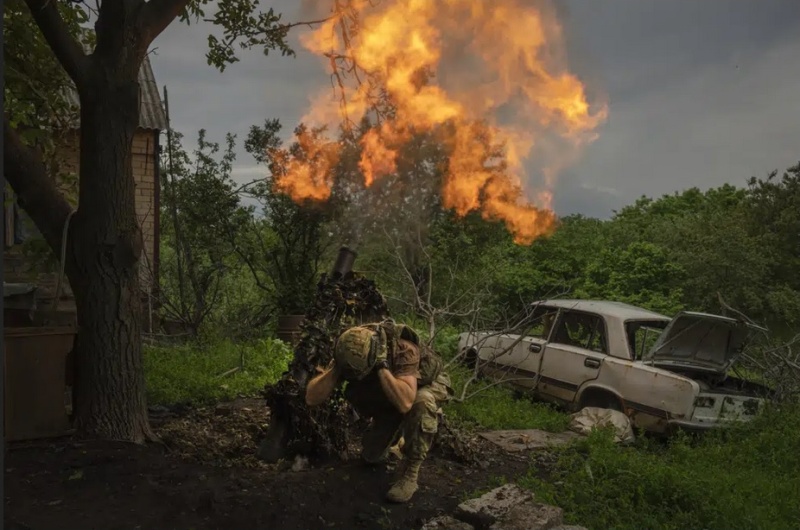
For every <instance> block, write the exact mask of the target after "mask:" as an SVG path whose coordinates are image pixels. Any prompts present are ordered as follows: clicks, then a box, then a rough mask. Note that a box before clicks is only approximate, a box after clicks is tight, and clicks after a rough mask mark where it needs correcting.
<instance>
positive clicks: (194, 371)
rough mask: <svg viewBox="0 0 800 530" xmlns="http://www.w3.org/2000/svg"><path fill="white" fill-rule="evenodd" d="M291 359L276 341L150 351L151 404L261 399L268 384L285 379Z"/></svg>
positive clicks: (147, 355) (288, 351) (147, 365)
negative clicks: (261, 394)
mask: <svg viewBox="0 0 800 530" xmlns="http://www.w3.org/2000/svg"><path fill="white" fill-rule="evenodd" d="M291 358H292V351H291V349H290V348H289V347H288V346H287V345H286V344H285V343H283V342H282V341H280V340H273V339H267V340H259V341H255V342H253V343H249V344H234V343H232V342H230V341H222V342H218V343H216V344H212V345H208V346H200V345H197V344H187V345H181V346H170V347H147V348H145V351H144V366H145V377H146V383H147V400H148V403H149V404H150V405H171V404H177V403H181V404H193V405H201V404H209V403H213V402H218V401H222V400H228V399H233V398H235V397H237V396H255V395H258V392H259V391H260V390H261V389H263V388H264V385H265V384H267V383H272V382H275V381H277V380H278V379H279V378H280V376H281V374H282V373H283V372H284V371H285V370H286V368H287V367H288V365H289V361H290V360H291ZM236 367H240V369H239V370H238V371H237V372H234V373H232V374H229V375H226V376H224V377H220V376H221V375H222V374H224V373H225V372H228V371H229V370H231V369H233V368H236Z"/></svg>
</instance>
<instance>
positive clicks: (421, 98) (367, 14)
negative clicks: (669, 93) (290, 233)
mask: <svg viewBox="0 0 800 530" xmlns="http://www.w3.org/2000/svg"><path fill="white" fill-rule="evenodd" d="M335 5H336V7H335V8H334V10H333V15H332V16H331V17H330V18H329V19H328V20H327V21H326V22H325V23H323V24H322V25H321V26H320V27H318V28H317V29H316V30H313V31H309V32H307V33H305V34H303V35H302V36H301V42H302V44H303V45H304V46H305V47H306V48H307V49H308V50H310V51H312V52H314V53H316V54H319V55H320V56H323V57H325V58H326V60H327V61H328V64H330V65H332V66H333V68H334V73H335V74H337V77H336V81H337V85H338V87H339V89H340V90H341V91H343V92H342V93H341V94H340V95H341V96H342V97H341V98H331V97H330V93H329V92H327V93H326V94H324V95H321V96H320V97H318V98H316V99H314V100H313V102H312V106H311V108H310V110H309V111H308V113H307V114H306V116H305V117H304V120H303V121H304V123H308V124H310V125H315V126H316V125H329V126H336V125H338V124H340V123H341V122H342V120H346V121H348V122H358V121H359V120H361V119H362V118H363V117H365V116H368V115H369V113H370V111H371V109H372V108H373V105H374V94H375V90H376V89H377V90H380V91H382V92H383V93H384V94H386V95H387V96H388V100H389V101H390V102H391V106H392V109H393V112H392V113H391V118H390V119H387V120H383V121H382V122H381V123H380V124H379V125H376V126H375V127H374V128H373V129H371V130H369V131H367V132H366V134H364V135H363V136H362V139H361V149H362V155H361V160H360V162H359V168H360V170H361V172H362V173H363V176H364V183H365V185H366V186H370V185H371V184H372V183H373V182H374V181H375V180H377V179H380V178H381V177H382V176H385V175H390V174H394V173H395V172H396V169H397V168H396V160H397V157H398V150H399V148H400V147H401V146H402V145H403V144H404V143H405V142H408V141H409V140H410V139H411V137H412V136H413V134H414V133H416V132H436V133H438V134H439V135H440V136H441V135H442V134H444V135H445V144H446V145H447V146H448V147H449V154H448V156H449V159H448V167H447V171H446V176H445V180H444V184H443V187H442V190H441V192H442V200H443V205H444V206H445V207H447V208H451V209H453V210H455V212H456V213H458V214H459V215H465V214H467V213H469V212H471V211H476V210H477V211H480V212H481V214H482V215H483V216H484V217H485V218H487V219H499V220H502V221H503V222H505V224H506V226H507V227H508V229H509V230H510V231H511V232H512V233H513V234H514V237H515V241H517V242H518V243H520V244H529V243H530V242H532V241H533V240H535V239H536V238H538V237H541V236H542V235H546V234H547V233H549V232H550V231H551V230H552V228H553V226H554V223H555V215H554V214H553V212H552V211H551V198H552V187H553V185H554V176H555V173H556V171H557V169H558V168H561V167H563V166H564V165H566V163H568V161H571V160H573V159H574V158H575V156H576V154H577V151H578V150H579V149H580V148H581V147H582V146H584V145H586V144H587V143H588V142H591V141H593V140H594V139H595V138H596V136H597V134H596V129H597V127H598V126H599V125H600V124H601V123H602V122H603V121H604V120H605V118H606V113H607V109H606V107H605V106H603V105H599V106H598V108H596V109H595V110H592V106H591V105H590V104H589V102H588V100H587V97H586V91H585V87H584V85H583V84H582V83H581V82H580V80H579V79H578V78H577V77H576V76H575V75H574V74H572V73H570V72H569V71H568V70H567V69H566V66H565V61H564V55H565V53H564V41H563V35H562V28H561V26H560V24H559V22H558V20H557V18H556V16H555V13H554V11H553V9H552V8H551V6H549V5H548V4H547V3H546V2H538V3H537V5H536V6H533V5H530V2H527V1H525V0H492V1H491V2H489V1H486V0H383V1H380V2H377V1H374V0H349V1H346V0H336V1H335ZM342 65H347V67H346V68H342ZM345 70H350V71H351V72H353V71H360V72H362V73H363V74H365V75H363V76H355V75H349V76H347V75H345V74H346V72H345ZM365 78H368V79H369V82H365ZM444 131H447V132H446V133H445V132H444ZM497 146H502V159H501V160H497V157H496V153H495V151H496V149H497ZM328 148H330V146H328ZM334 159H335V156H334V155H333V154H332V153H330V152H326V154H325V156H321V157H317V158H316V160H317V162H315V163H314V164H309V163H304V162H301V161H297V160H292V161H291V163H289V164H288V165H287V170H286V171H285V172H284V173H283V174H281V175H279V176H278V177H277V178H278V185H279V187H280V188H281V189H283V190H284V191H286V192H287V193H289V194H290V195H291V196H292V197H294V198H295V199H308V198H313V199H319V200H325V199H327V198H328V196H329V195H330V188H331V186H332V181H331V179H332V177H331V175H330V169H331V167H332V164H333V163H335V162H332V160H334ZM526 170H527V171H526ZM326 172H328V173H327V175H326V174H325V173H326ZM528 172H530V173H531V174H528ZM537 176H538V179H539V180H540V181H541V182H538V183H536V182H534V181H535V180H536V177H537ZM532 184H533V185H532ZM525 187H528V188H529V189H528V190H527V193H526V190H525Z"/></svg>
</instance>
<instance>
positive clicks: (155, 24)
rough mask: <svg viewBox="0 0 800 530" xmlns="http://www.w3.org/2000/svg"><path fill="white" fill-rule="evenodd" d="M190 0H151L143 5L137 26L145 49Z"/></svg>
mask: <svg viewBox="0 0 800 530" xmlns="http://www.w3.org/2000/svg"><path fill="white" fill-rule="evenodd" d="M188 3H189V0H150V1H149V2H147V3H146V4H144V6H143V7H142V10H141V12H140V14H139V20H138V21H137V26H138V27H139V31H140V32H141V35H142V45H143V46H144V48H145V49H147V48H148V47H150V44H151V43H152V42H153V41H154V40H155V39H156V37H158V36H159V35H160V34H161V32H162V31H164V30H165V29H166V27H167V26H169V25H170V23H171V22H172V21H173V20H175V18H176V17H177V16H178V15H179V14H180V13H181V11H183V10H184V8H186V5H187V4H188Z"/></svg>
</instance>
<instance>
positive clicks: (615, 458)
mask: <svg viewBox="0 0 800 530" xmlns="http://www.w3.org/2000/svg"><path fill="white" fill-rule="evenodd" d="M799 420H800V409H798V408H797V407H794V408H790V409H771V410H768V411H766V412H765V414H764V415H763V416H761V417H759V418H757V419H756V420H754V421H753V422H752V423H750V424H745V425H742V426H738V427H735V428H733V429H732V430H730V431H729V432H718V433H710V434H708V435H707V436H705V437H704V438H702V439H700V440H694V439H691V438H689V437H688V436H682V437H676V438H674V439H672V440H671V441H670V442H669V443H668V444H666V445H662V444H661V443H660V442H655V441H651V440H643V441H639V442H638V443H637V445H636V446H634V447H620V446H618V445H615V444H614V442H613V437H612V435H611V433H609V432H604V431H595V432H594V433H592V435H591V436H590V437H589V438H588V439H586V440H582V441H580V442H578V443H577V444H576V445H573V446H570V447H568V448H566V449H562V450H560V451H559V456H558V461H557V463H556V465H555V469H553V470H552V471H551V472H550V474H549V476H548V477H547V479H546V480H543V479H542V478H540V477H537V476H536V475H535V474H531V475H530V476H529V477H528V478H527V479H526V480H524V481H523V482H522V484H523V485H524V486H526V487H529V488H531V489H532V490H534V491H536V495H537V497H538V498H539V499H540V500H541V501H543V502H553V503H555V504H557V505H558V506H560V507H561V508H563V509H564V513H565V517H566V518H567V520H568V521H570V522H575V523H577V524H581V525H585V526H587V527H589V528H593V529H594V528H597V529H600V528H603V529H605V528H614V529H619V530H622V529H631V530H633V529H639V528H651V529H654V530H655V529H664V530H667V529H675V530H678V529H683V528H725V529H737V528H787V529H788V528H796V527H797V525H798V522H800V505H798V503H797V502H796V499H797V498H798V495H800V476H799V475H798V474H797V473H796V470H797V469H798V466H800V455H798V452H797V447H796V446H797V439H798V437H799V436H800V431H798V425H799V424H800V421H799Z"/></svg>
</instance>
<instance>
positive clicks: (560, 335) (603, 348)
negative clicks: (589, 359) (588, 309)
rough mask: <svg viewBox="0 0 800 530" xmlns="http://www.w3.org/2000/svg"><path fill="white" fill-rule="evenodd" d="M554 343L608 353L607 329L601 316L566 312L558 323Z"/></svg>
mask: <svg viewBox="0 0 800 530" xmlns="http://www.w3.org/2000/svg"><path fill="white" fill-rule="evenodd" d="M553 342H555V343H559V344H566V345H569V346H577V347H579V348H584V349H587V350H592V351H596V352H598V353H608V346H607V345H608V341H607V340H606V327H605V323H604V322H603V319H602V317H600V316H599V315H592V314H589V313H579V312H577V311H567V312H565V313H564V315H563V317H562V318H561V320H560V322H559V323H558V327H557V329H556V333H555V336H554V338H553Z"/></svg>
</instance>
